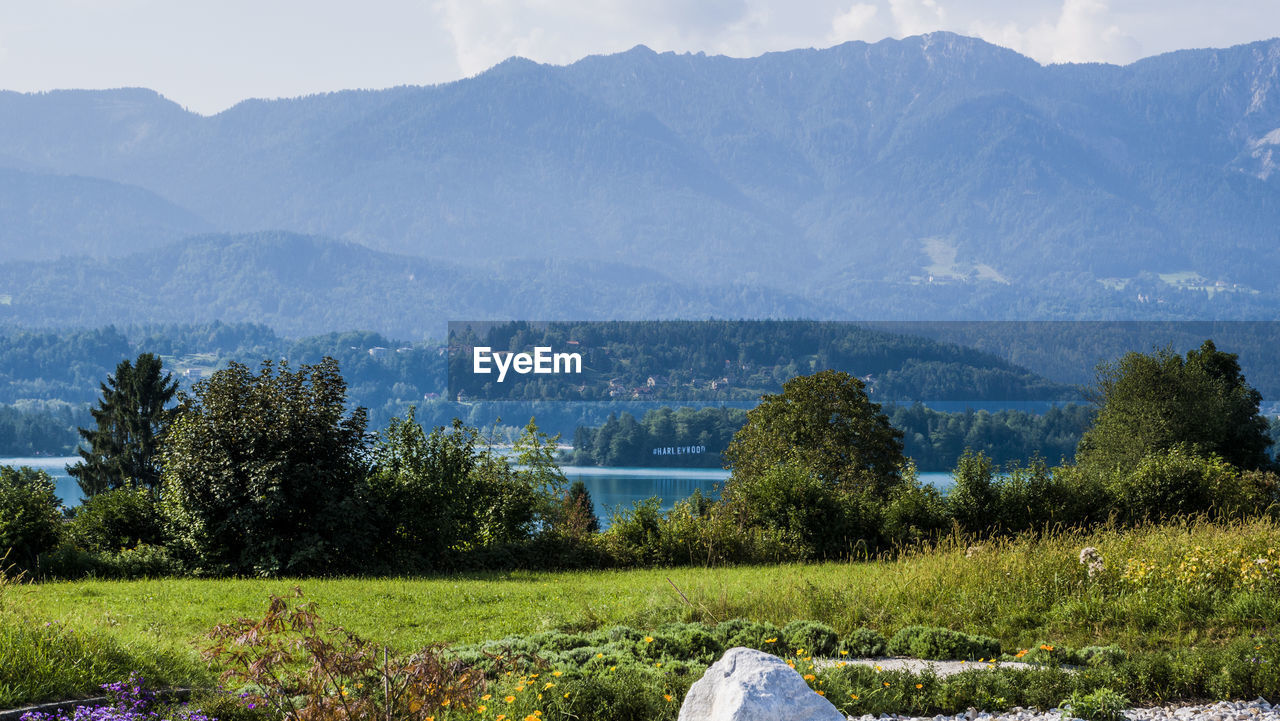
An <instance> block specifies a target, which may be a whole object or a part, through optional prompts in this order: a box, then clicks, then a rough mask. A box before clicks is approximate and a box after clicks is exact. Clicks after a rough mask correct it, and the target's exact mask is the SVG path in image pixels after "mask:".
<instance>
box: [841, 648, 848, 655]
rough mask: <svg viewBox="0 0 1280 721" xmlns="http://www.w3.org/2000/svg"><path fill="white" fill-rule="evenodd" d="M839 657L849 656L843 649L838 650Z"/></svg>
mask: <svg viewBox="0 0 1280 721" xmlns="http://www.w3.org/2000/svg"><path fill="white" fill-rule="evenodd" d="M840 655H841V656H848V655H849V652H848V651H846V650H845V649H840Z"/></svg>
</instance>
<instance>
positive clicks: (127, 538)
mask: <svg viewBox="0 0 1280 721" xmlns="http://www.w3.org/2000/svg"><path fill="white" fill-rule="evenodd" d="M66 540H67V541H69V542H70V543H72V544H73V545H75V546H76V547H77V548H80V549H83V550H85V551H119V550H121V549H124V548H132V547H134V546H137V545H139V544H161V543H163V531H162V529H161V519H160V513H159V510H158V509H157V508H156V504H155V501H154V499H153V498H152V495H151V492H150V491H148V490H147V489H145V488H119V489H116V490H113V491H104V492H102V493H98V494H95V495H92V496H89V497H88V498H86V499H85V501H84V503H83V504H81V505H80V506H79V507H77V508H76V509H75V515H74V516H72V518H71V522H70V523H68V524H67V527H66Z"/></svg>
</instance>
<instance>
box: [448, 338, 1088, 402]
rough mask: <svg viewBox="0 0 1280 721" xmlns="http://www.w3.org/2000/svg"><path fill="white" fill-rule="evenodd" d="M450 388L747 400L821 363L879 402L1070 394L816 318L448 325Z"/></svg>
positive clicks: (1014, 369)
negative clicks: (536, 370) (504, 370)
mask: <svg viewBox="0 0 1280 721" xmlns="http://www.w3.org/2000/svg"><path fill="white" fill-rule="evenodd" d="M475 346H486V347H490V348H492V349H495V350H502V351H512V350H520V351H526V350H531V349H532V348H534V347H537V346H547V347H550V348H553V349H554V350H556V351H573V352H577V353H579V354H581V356H582V359H583V361H582V362H583V373H582V374H580V375H578V374H572V375H568V374H562V375H543V376H538V375H531V376H517V375H515V374H512V375H510V376H508V377H507V379H506V380H505V381H504V382H502V383H497V382H495V381H494V378H495V377H496V376H494V375H492V374H490V375H481V374H475V373H472V348H473V347H475ZM449 348H450V354H449V366H450V377H449V381H450V388H449V393H450V397H454V398H456V397H458V395H459V394H462V395H463V396H466V397H471V398H484V399H488V400H501V399H509V400H541V399H556V400H605V399H622V400H626V399H635V400H700V401H731V400H740V401H749V400H754V399H756V398H758V397H759V396H760V395H761V394H762V393H775V392H777V391H778V390H779V389H780V388H781V386H782V383H783V382H784V381H786V380H788V379H790V378H794V377H796V376H797V375H802V374H806V373H812V372H814V371H815V370H820V369H824V368H832V369H836V370H843V371H846V372H849V373H852V374H854V375H856V376H859V377H861V378H862V379H863V380H864V381H865V382H866V383H867V386H868V395H869V396H871V397H872V398H874V399H876V400H880V401H894V400H930V401H970V402H979V401H1024V400H1069V399H1075V398H1078V397H1079V396H1078V393H1077V392H1076V390H1075V389H1074V388H1071V387H1069V386H1066V385H1063V384H1058V383H1054V382H1052V381H1050V380H1047V379H1045V378H1042V377H1040V376H1037V375H1036V374H1035V373H1033V372H1031V371H1029V370H1027V369H1026V368H1022V367H1019V366H1016V365H1014V364H1012V363H1009V362H1007V361H1004V360H1003V359H1001V358H1000V357H998V356H996V355H994V354H992V353H987V352H981V351H974V350H973V349H971V348H966V347H964V346H960V345H957V344H954V343H941V342H938V341H934V340H931V339H928V338H924V337H921V336H918V335H905V334H901V333H890V332H887V331H881V330H875V329H869V328H866V327H863V326H861V325H857V324H852V323H843V322H824V321H638V322H582V323H567V322H566V323H546V324H532V323H525V322H513V323H501V324H487V325H482V324H464V323H454V324H451V327H450V337H449Z"/></svg>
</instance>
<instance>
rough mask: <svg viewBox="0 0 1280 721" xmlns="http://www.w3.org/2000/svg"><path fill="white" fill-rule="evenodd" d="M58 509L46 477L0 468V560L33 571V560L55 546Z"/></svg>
mask: <svg viewBox="0 0 1280 721" xmlns="http://www.w3.org/2000/svg"><path fill="white" fill-rule="evenodd" d="M61 506H62V504H61V503H60V502H59V501H58V496H57V494H56V493H55V492H54V483H53V479H52V478H50V477H49V474H48V473H45V472H44V471H39V470H34V469H32V468H28V467H26V466H23V467H21V468H11V467H9V466H0V558H5V557H6V554H7V558H6V559H5V562H6V563H11V564H15V565H17V566H18V567H19V568H22V569H25V570H31V569H34V568H35V563H36V557H37V556H38V555H39V554H40V553H42V552H44V551H46V550H48V549H50V548H52V547H53V546H54V544H56V543H57V542H58V531H59V527H60V525H61V519H60V517H61V514H60V513H59V509H60V508H61ZM3 570H4V569H3V566H0V571H3Z"/></svg>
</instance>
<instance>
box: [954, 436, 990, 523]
mask: <svg viewBox="0 0 1280 721" xmlns="http://www.w3.org/2000/svg"><path fill="white" fill-rule="evenodd" d="M995 474H996V467H995V464H994V463H992V462H991V459H990V458H987V457H986V456H985V455H984V454H982V453H974V452H972V451H969V450H966V451H965V453H964V455H963V456H961V457H960V460H959V461H958V462H957V463H956V468H955V470H954V471H952V474H951V475H952V478H954V479H955V485H953V486H952V487H951V490H950V491H949V492H948V493H947V509H948V510H949V511H950V512H951V516H952V517H953V518H954V519H955V520H956V523H959V524H960V526H961V528H964V529H966V530H969V531H972V532H974V533H979V534H985V533H988V532H991V531H994V530H997V529H998V528H999V527H1000V513H1001V509H1000V508H999V502H1000V494H999V491H998V490H997V489H996V487H995Z"/></svg>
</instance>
